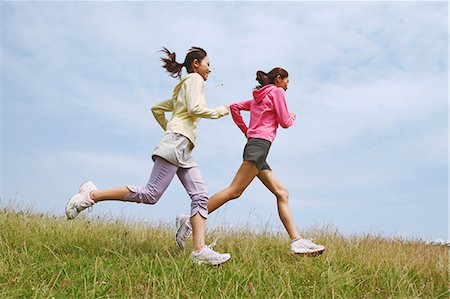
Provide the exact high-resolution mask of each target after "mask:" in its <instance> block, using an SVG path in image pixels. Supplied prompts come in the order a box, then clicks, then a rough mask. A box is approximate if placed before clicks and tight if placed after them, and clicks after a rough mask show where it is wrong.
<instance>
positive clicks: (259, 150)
mask: <svg viewBox="0 0 450 299" xmlns="http://www.w3.org/2000/svg"><path fill="white" fill-rule="evenodd" d="M271 145H272V143H271V142H270V141H268V140H265V139H261V138H250V139H249V140H248V141H247V144H246V145H245V148H244V154H243V158H244V161H252V162H255V163H256V167H257V168H258V169H259V170H271V169H270V167H269V164H267V162H266V158H267V155H268V154H269V149H270V146H271Z"/></svg>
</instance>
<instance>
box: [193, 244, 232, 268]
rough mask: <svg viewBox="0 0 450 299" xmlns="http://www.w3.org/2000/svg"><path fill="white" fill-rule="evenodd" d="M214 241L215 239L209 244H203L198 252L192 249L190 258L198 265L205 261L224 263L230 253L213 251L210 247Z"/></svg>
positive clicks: (216, 263) (214, 263)
mask: <svg viewBox="0 0 450 299" xmlns="http://www.w3.org/2000/svg"><path fill="white" fill-rule="evenodd" d="M215 243H216V241H214V242H213V244H211V245H209V246H204V247H203V248H202V250H200V252H197V251H192V253H191V258H192V259H193V260H194V261H195V262H196V263H197V264H199V265H200V264H203V263H207V264H211V265H213V266H217V265H220V264H223V263H225V262H226V261H228V260H229V259H230V258H231V255H230V254H228V253H218V252H217V251H214V250H213V249H212V248H213V246H214V245H215Z"/></svg>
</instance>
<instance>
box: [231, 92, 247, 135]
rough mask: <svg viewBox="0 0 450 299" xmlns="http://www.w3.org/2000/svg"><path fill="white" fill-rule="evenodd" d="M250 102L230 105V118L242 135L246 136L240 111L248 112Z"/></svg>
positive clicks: (245, 128)
mask: <svg viewBox="0 0 450 299" xmlns="http://www.w3.org/2000/svg"><path fill="white" fill-rule="evenodd" d="M251 103H252V100H250V101H244V102H238V103H234V104H231V105H230V112H231V117H233V121H234V123H235V124H236V125H237V126H238V127H239V129H241V131H242V133H244V135H245V136H247V130H248V127H247V125H246V124H245V122H244V120H243V119H242V115H241V110H244V111H250V106H251Z"/></svg>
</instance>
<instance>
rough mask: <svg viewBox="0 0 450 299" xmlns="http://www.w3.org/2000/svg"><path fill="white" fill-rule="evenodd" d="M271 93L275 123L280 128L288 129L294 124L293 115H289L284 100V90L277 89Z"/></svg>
mask: <svg viewBox="0 0 450 299" xmlns="http://www.w3.org/2000/svg"><path fill="white" fill-rule="evenodd" d="M272 93H273V107H274V109H275V113H276V114H277V121H278V123H279V124H280V126H281V127H282V128H289V127H290V126H292V125H293V124H294V122H295V118H296V116H295V114H293V113H289V110H288V107H287V104H286V98H285V96H284V90H283V89H282V88H277V89H274V90H273V91H272Z"/></svg>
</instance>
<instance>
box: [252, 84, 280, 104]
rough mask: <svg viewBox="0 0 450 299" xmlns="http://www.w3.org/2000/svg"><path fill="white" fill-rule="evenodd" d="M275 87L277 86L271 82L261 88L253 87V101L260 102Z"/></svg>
mask: <svg viewBox="0 0 450 299" xmlns="http://www.w3.org/2000/svg"><path fill="white" fill-rule="evenodd" d="M275 88H277V87H276V86H275V85H273V84H268V85H266V86H264V87H263V88H261V89H255V90H253V99H255V101H256V102H257V103H260V102H261V101H262V99H263V98H264V97H265V96H266V95H267V94H268V93H269V92H271V91H272V90H274V89H275Z"/></svg>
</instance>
